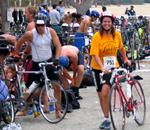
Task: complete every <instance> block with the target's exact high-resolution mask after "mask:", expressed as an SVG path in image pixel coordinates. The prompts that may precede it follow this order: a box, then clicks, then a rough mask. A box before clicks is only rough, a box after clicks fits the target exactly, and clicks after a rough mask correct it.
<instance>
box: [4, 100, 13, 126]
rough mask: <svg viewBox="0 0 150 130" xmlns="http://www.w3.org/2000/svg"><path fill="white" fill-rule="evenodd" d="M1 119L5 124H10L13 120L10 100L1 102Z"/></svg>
mask: <svg viewBox="0 0 150 130" xmlns="http://www.w3.org/2000/svg"><path fill="white" fill-rule="evenodd" d="M2 119H3V121H4V122H5V123H6V124H10V123H12V122H14V120H15V112H14V106H13V102H12V100H11V98H9V99H7V100H6V101H3V102H2Z"/></svg>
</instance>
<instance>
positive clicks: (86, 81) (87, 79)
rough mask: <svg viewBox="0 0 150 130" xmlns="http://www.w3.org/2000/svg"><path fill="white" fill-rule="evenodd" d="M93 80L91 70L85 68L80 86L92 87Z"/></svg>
mask: <svg viewBox="0 0 150 130" xmlns="http://www.w3.org/2000/svg"><path fill="white" fill-rule="evenodd" d="M94 85H95V84H94V78H93V74H92V70H91V69H90V68H86V69H85V71H84V75H83V80H82V82H81V86H94Z"/></svg>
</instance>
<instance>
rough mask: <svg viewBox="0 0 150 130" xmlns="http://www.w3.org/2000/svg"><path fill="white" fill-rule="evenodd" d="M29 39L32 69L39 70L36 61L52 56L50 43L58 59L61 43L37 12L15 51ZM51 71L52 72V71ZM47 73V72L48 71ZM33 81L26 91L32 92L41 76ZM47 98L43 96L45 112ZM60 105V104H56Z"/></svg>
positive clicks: (44, 18)
mask: <svg viewBox="0 0 150 130" xmlns="http://www.w3.org/2000/svg"><path fill="white" fill-rule="evenodd" d="M28 41H31V49H32V61H33V67H32V68H33V69H32V70H34V71H38V70H39V66H38V63H39V62H43V61H48V60H50V59H51V58H53V55H52V49H51V45H52V44H54V46H55V48H56V51H55V59H59V56H60V53H61V44H60V41H59V38H58V36H57V34H56V32H55V31H54V30H53V29H52V28H48V27H46V17H45V16H43V15H41V14H39V15H37V16H36V17H35V28H33V29H32V30H30V31H27V32H26V33H25V34H24V35H23V36H22V37H21V38H20V39H19V40H18V42H17V43H16V46H15V53H16V54H19V51H20V48H21V45H22V44H23V43H25V42H28ZM52 73H53V72H52ZM48 75H49V73H48ZM33 78H34V82H33V83H32V84H31V86H30V87H29V89H28V91H27V92H28V93H29V94H30V93H32V92H33V91H34V90H35V88H36V87H37V83H38V81H40V78H41V76H40V75H35V76H34V77H33ZM51 78H52V79H54V80H56V79H55V76H53V75H52V76H51ZM46 99H47V98H46V97H45V99H43V100H45V102H44V101H43V102H44V107H45V112H49V108H48V103H47V102H46V101H47V100H46ZM58 107H60V106H58Z"/></svg>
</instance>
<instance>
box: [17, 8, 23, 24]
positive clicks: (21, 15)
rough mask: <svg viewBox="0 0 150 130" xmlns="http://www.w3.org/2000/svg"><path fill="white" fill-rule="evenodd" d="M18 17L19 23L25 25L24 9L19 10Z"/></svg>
mask: <svg viewBox="0 0 150 130" xmlns="http://www.w3.org/2000/svg"><path fill="white" fill-rule="evenodd" d="M18 16H19V23H20V24H22V23H23V10H22V9H19V12H18Z"/></svg>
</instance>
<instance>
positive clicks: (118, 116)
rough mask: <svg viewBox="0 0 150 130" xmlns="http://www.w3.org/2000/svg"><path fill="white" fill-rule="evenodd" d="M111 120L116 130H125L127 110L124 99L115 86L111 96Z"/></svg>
mask: <svg viewBox="0 0 150 130" xmlns="http://www.w3.org/2000/svg"><path fill="white" fill-rule="evenodd" d="M109 109H110V118H111V122H112V126H113V129H114V130H124V129H125V108H124V104H123V99H122V97H121V95H120V93H119V91H118V89H117V87H116V86H115V85H114V86H112V88H111V91H110V96H109Z"/></svg>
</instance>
